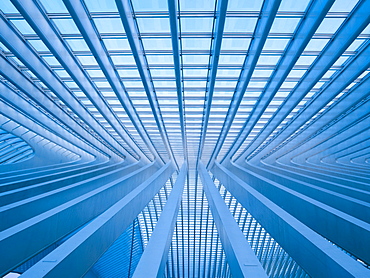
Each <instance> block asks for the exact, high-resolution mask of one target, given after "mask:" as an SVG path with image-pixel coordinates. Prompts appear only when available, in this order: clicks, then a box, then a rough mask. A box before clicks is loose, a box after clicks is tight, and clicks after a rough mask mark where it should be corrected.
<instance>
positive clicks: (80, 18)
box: [63, 0, 163, 165]
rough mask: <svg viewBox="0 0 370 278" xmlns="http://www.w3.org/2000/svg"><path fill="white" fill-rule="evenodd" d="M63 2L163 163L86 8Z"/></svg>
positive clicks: (114, 89) (118, 96) (143, 137)
mask: <svg viewBox="0 0 370 278" xmlns="http://www.w3.org/2000/svg"><path fill="white" fill-rule="evenodd" d="M63 2H64V4H65V5H66V7H67V9H68V11H69V13H70V14H71V16H72V18H73V20H74V22H75V23H76V25H77V27H78V29H79V30H80V32H81V34H82V36H83V38H84V39H85V41H86V43H87V45H88V46H89V48H90V50H91V53H93V55H94V57H95V59H96V61H97V62H98V64H99V66H100V68H101V70H102V71H103V72H104V75H105V77H106V78H107V80H108V82H109V84H110V85H111V87H112V89H113V91H114V92H115V94H116V96H117V98H118V99H119V100H120V103H121V105H122V106H123V108H124V109H125V112H126V114H127V115H128V116H129V118H130V120H131V122H132V124H133V125H134V126H135V128H136V130H137V132H138V133H139V134H140V137H141V138H142V139H143V141H144V142H145V144H146V146H147V147H148V148H149V150H150V151H151V153H152V154H153V155H154V157H155V158H158V162H160V163H161V165H163V159H162V158H161V156H160V155H159V153H158V151H157V149H156V148H155V146H154V145H153V142H152V140H151V138H150V137H149V135H148V132H147V131H146V130H145V127H144V125H143V123H142V121H141V119H140V117H139V115H138V113H137V111H136V109H135V107H134V106H133V104H132V102H131V100H130V97H129V95H128V94H127V92H126V90H125V87H124V85H123V84H122V81H121V78H120V76H119V74H118V72H117V70H116V68H115V66H114V64H113V62H112V60H111V58H110V57H109V55H108V53H107V51H106V48H105V46H104V44H103V42H102V41H101V38H100V36H99V35H98V33H97V31H96V28H95V26H94V25H93V22H92V20H91V18H90V16H89V14H88V11H87V8H86V7H85V6H84V4H83V3H82V2H81V1H74V0H63Z"/></svg>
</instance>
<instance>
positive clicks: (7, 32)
mask: <svg viewBox="0 0 370 278" xmlns="http://www.w3.org/2000/svg"><path fill="white" fill-rule="evenodd" d="M0 41H1V42H2V43H3V44H4V45H5V46H6V47H7V48H9V49H10V50H11V51H12V53H13V54H14V55H16V56H17V57H18V58H19V60H20V61H22V62H23V63H24V64H25V65H26V66H27V67H28V68H29V69H30V70H31V71H32V72H33V73H34V74H35V75H36V76H37V77H38V78H39V79H40V80H41V81H42V82H43V83H45V85H46V86H47V87H48V88H49V89H50V90H51V91H53V92H54V93H55V94H56V95H57V96H58V97H59V98H60V99H61V100H62V101H63V102H64V104H65V105H67V106H68V107H69V108H70V109H71V110H72V111H73V112H74V113H75V114H76V115H77V116H78V117H79V118H80V119H82V120H83V121H84V123H85V124H86V125H88V126H89V127H90V128H91V129H92V130H94V131H95V132H96V133H97V134H98V135H99V136H100V137H101V138H102V139H103V140H105V141H106V142H107V143H108V144H110V145H111V146H112V148H114V149H115V150H116V154H112V155H111V156H112V158H115V157H122V156H126V157H131V155H130V154H129V153H128V152H127V151H126V150H125V149H124V148H123V147H122V146H121V145H120V144H119V143H118V142H117V141H116V140H115V139H114V138H113V137H112V135H111V134H109V133H108V132H107V130H105V129H104V128H103V127H102V126H101V124H100V123H99V122H98V121H97V120H96V119H95V118H94V117H92V115H91V114H90V112H89V111H88V110H87V109H86V107H84V106H83V105H81V103H80V102H79V101H78V100H77V99H76V97H75V96H74V95H73V94H72V93H71V91H70V90H69V89H68V88H67V87H66V85H65V84H64V83H63V82H62V81H61V80H60V79H59V78H58V77H57V76H56V74H55V73H54V72H53V71H52V70H51V69H50V67H49V66H48V65H47V64H46V63H45V62H44V61H42V60H41V58H40V57H39V56H38V55H37V54H36V53H35V52H34V50H33V49H31V47H30V46H29V45H28V44H27V43H26V41H25V40H24V39H23V38H22V37H21V36H20V35H19V33H18V32H17V31H16V30H15V28H14V27H13V26H12V25H11V24H10V22H9V21H8V20H7V19H6V18H5V17H4V15H0ZM0 56H1V59H2V60H6V59H5V58H4V57H3V56H2V55H0ZM0 65H1V70H0V72H1V74H2V75H4V76H5V77H6V78H8V79H9V80H10V81H11V82H12V83H13V84H14V85H16V86H17V87H22V86H23V84H22V83H19V82H20V80H16V79H15V77H16V74H10V73H9V72H8V70H7V69H6V68H9V66H8V65H7V64H6V63H4V62H1V63H0ZM19 74H20V75H21V73H19ZM23 78H24V79H25V77H23ZM25 82H26V83H30V82H31V81H29V80H27V81H25ZM33 86H34V84H33ZM23 92H24V93H25V94H27V95H28V96H29V97H30V98H31V99H33V100H34V101H35V102H36V103H39V105H40V106H41V107H45V104H44V103H42V102H41V101H40V99H45V98H46V97H45V96H44V95H43V96H40V99H39V98H38V95H42V94H41V92H39V90H37V89H34V90H33V92H37V94H36V95H33V94H31V93H30V92H29V91H28V90H23ZM49 102H50V100H49ZM58 110H60V109H58ZM48 112H50V113H51V114H54V113H53V111H52V110H48ZM74 121H76V120H75V119H73V118H72V117H69V121H68V123H66V125H67V126H69V125H72V122H74ZM76 124H77V123H76ZM85 132H87V131H86V130H85ZM96 141H97V142H96V143H98V140H96ZM98 144H100V143H98Z"/></svg>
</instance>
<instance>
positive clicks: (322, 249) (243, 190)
mask: <svg viewBox="0 0 370 278" xmlns="http://www.w3.org/2000/svg"><path fill="white" fill-rule="evenodd" d="M212 172H213V173H214V174H215V175H216V177H217V178H218V179H219V180H220V181H221V182H222V184H223V185H224V186H225V187H226V189H227V190H228V191H229V192H230V193H231V194H232V195H233V196H234V197H235V198H236V199H237V200H238V202H240V203H241V205H242V206H243V207H244V208H246V209H247V211H248V212H250V213H251V214H252V216H253V217H254V218H255V219H256V220H257V221H258V222H259V223H260V224H261V225H262V226H263V227H264V228H265V229H266V231H267V232H268V233H269V234H270V235H271V236H272V237H273V238H274V239H275V240H276V241H277V242H278V243H279V245H280V246H281V247H282V248H284V250H285V251H286V252H288V254H289V255H290V256H291V257H292V258H293V259H294V260H295V261H296V262H297V263H298V264H299V265H300V266H301V267H302V268H303V269H304V270H305V271H306V272H307V273H308V274H309V275H310V276H311V277H353V278H359V277H363V278H365V277H369V275H370V270H368V269H366V268H364V267H363V266H362V265H361V264H359V263H358V262H356V261H355V260H354V259H352V258H351V257H350V256H348V255H347V254H345V253H344V252H342V251H341V250H339V249H338V248H337V247H336V246H333V245H332V244H331V243H330V242H328V241H327V240H326V239H324V238H323V237H322V236H320V235H319V234H317V233H315V232H314V231H313V230H311V229H310V228H308V227H307V226H306V225H304V224H303V223H302V222H300V221H299V220H297V219H296V218H294V217H293V216H292V215H291V214H289V213H288V212H286V211H285V210H284V209H283V208H281V207H280V206H278V205H276V204H275V203H273V202H272V201H271V200H269V199H268V198H267V197H265V196H264V195H262V194H261V193H259V192H258V191H257V190H255V189H254V188H252V187H251V186H250V185H249V184H247V183H246V182H244V181H242V180H241V179H240V178H238V177H237V176H236V175H234V174H233V173H231V172H230V171H229V170H227V169H226V168H225V167H223V166H221V165H220V164H219V163H217V162H215V164H214V167H213V168H212ZM337 231H338V230H337Z"/></svg>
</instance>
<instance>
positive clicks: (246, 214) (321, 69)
mask: <svg viewBox="0 0 370 278" xmlns="http://www.w3.org/2000/svg"><path fill="white" fill-rule="evenodd" d="M0 9H1V14H0V49H1V51H0V59H1V61H0V107H1V108H0V121H1V122H0V123H1V126H0V128H1V130H0V164H2V165H0V167H1V168H0V169H1V173H0V182H1V184H2V185H1V186H2V189H1V192H3V193H2V194H3V195H4V196H5V197H4V196H3V195H2V196H3V197H2V196H0V198H2V199H1V200H4V203H0V204H1V205H2V207H1V209H2V210H1V211H0V213H2V216H1V217H3V218H2V219H5V220H6V222H7V224H4V226H3V227H1V230H2V231H3V232H4V231H5V232H7V231H8V230H9V231H10V230H11V229H12V228H14V227H16V225H17V224H19V225H20V224H21V223H25V222H26V221H28V220H29V219H34V218H36V216H37V215H41V213H46V212H47V211H49V210H50V211H51V210H52V209H56V208H59V206H62V204H63V203H58V202H59V201H55V202H56V203H55V204H54V203H53V202H54V201H53V200H54V199H52V201H47V200H49V199H46V197H44V195H43V196H42V197H41V195H42V194H49V193H50V192H54V191H51V190H61V188H62V187H58V188H57V187H55V186H51V188H48V189H42V190H41V189H40V190H41V191H38V192H34V191H32V190H34V189H28V188H27V189H24V190H28V191H27V192H29V193H24V194H25V195H22V197H19V196H18V195H17V196H18V197H17V196H15V195H12V194H18V193H16V192H15V191H12V190H16V189H18V188H24V187H25V186H27V185H28V184H33V185H41V184H42V183H45V182H46V181H49V182H51V183H52V184H56V181H57V179H60V178H62V177H65V179H66V180H65V181H63V186H64V185H65V186H67V185H69V186H71V184H72V182H73V184H74V183H78V182H81V183H82V182H84V181H89V182H90V183H91V186H92V187H91V189H89V190H91V191H89V192H90V193H91V192H95V191H94V190H98V188H103V187H104V186H105V185H108V184H110V183H113V182H118V181H121V180H120V179H121V178H122V177H126V176H127V177H128V176H129V175H130V173H137V171H142V172H141V173H140V177H139V174H137V175H138V176H135V179H134V180H133V183H134V184H136V185H139V184H140V186H141V183H143V184H144V183H145V182H147V183H150V185H151V186H152V187H153V188H154V187H155V186H154V185H156V184H157V183H160V182H159V180H161V179H163V182H162V185H163V184H164V185H163V186H162V185H161V186H160V187H158V188H157V191H156V192H154V193H153V194H152V195H153V196H154V197H148V200H147V202H146V203H145V205H143V206H144V207H145V208H144V209H140V210H139V211H138V213H139V212H140V213H139V214H137V215H135V217H134V221H132V220H131V221H130V225H129V226H127V225H126V226H125V229H123V228H122V229H123V230H122V231H121V232H120V233H119V235H117V236H116V237H115V238H114V239H111V240H110V242H107V244H106V247H104V248H105V249H104V248H103V249H102V250H103V251H100V253H101V254H100V256H99V257H97V258H95V260H93V261H92V262H90V265H89V267H88V268H87V269H84V271H82V270H81V271H82V272H81V273H83V274H86V271H89V272H87V273H88V274H87V275H94V276H95V277H120V276H122V277H129V276H131V275H133V273H134V272H135V268H136V266H137V265H138V263H139V260H140V257H141V256H142V254H143V252H144V250H145V248H146V246H147V245H148V242H149V239H150V237H151V235H152V233H153V231H155V226H156V223H157V221H158V219H160V215H161V212H162V210H163V211H164V208H165V205H166V202H167V200H169V196H170V193H171V192H172V191H174V188H175V185H176V182H177V180H180V178H179V177H181V176H182V174H183V173H184V172H182V171H180V169H182V166H183V165H186V167H187V170H184V171H185V173H186V175H184V177H183V178H184V180H185V186H184V189H183V193H182V199H181V202H180V203H179V213H178V216H176V217H177V221H176V223H175V229H174V233H173V236H172V242H171V246H170V251H169V254H168V259H167V264H166V268H165V272H164V275H165V277H231V276H234V277H235V272H233V271H234V269H235V266H234V264H233V263H231V261H230V259H227V257H228V253H227V252H226V253H225V251H226V249H225V245H224V244H225V243H224V242H223V238H222V237H221V238H220V236H219V232H218V231H219V230H218V229H219V228H220V226H219V225H220V224H219V222H218V220H214V217H215V214H214V213H215V210H216V209H217V205H215V206H213V205H212V204H211V203H209V200H210V198H211V199H212V200H213V199H214V198H212V197H211V195H212V193H211V191H209V193H207V192H208V191H207V189H206V185H205V183H207V181H208V178H209V179H212V184H214V185H216V188H217V189H218V191H219V195H220V196H221V197H222V198H223V200H224V201H225V204H226V206H227V207H228V208H229V211H230V212H231V214H232V215H233V217H234V219H235V220H236V222H237V224H238V225H239V228H240V230H241V231H242V233H243V234H244V236H245V237H246V238H247V240H248V242H249V244H250V246H251V248H252V249H253V251H254V252H255V254H256V256H257V258H258V259H259V261H260V262H261V265H262V267H263V268H264V269H265V271H266V273H267V275H268V276H270V277H310V276H313V277H314V276H315V275H317V273H315V270H313V269H312V266H313V265H314V264H315V263H314V262H309V260H308V259H307V260H303V259H302V256H303V254H297V252H296V250H294V245H296V244H297V243H300V244H302V246H306V245H307V246H309V244H308V243H307V242H306V241H304V240H302V241H301V239H298V236H297V237H296V239H295V240H296V242H297V243H294V240H293V239H291V242H290V243H289V240H288V239H286V238H281V237H282V235H281V234H282V230H281V229H283V230H284V231H286V230H288V229H290V228H292V227H293V228H294V231H298V232H297V233H299V234H300V235H301V234H305V235H307V234H310V235H309V236H307V240H308V242H309V243H312V242H316V240H317V242H319V243H315V244H316V245H315V244H314V245H315V246H319V247H318V249H314V251H312V252H313V253H314V252H319V250H329V251H327V253H325V252H326V251H325V252H323V253H325V254H324V255H323V256H324V258H327V257H331V256H332V255H333V254H336V255H335V256H334V255H333V256H334V257H338V260H339V261H340V262H341V263H338V262H337V261H336V262H334V263H335V267H333V268H334V269H336V267H337V264H339V265H340V267H339V270H335V271H338V273H347V272H346V271H349V270H348V269H351V268H352V269H355V270H354V273H356V271H358V272H357V273H358V274H359V275H363V273H365V275H366V274H368V270H367V268H368V265H369V263H370V258H369V254H368V252H367V251H366V250H363V249H364V247H361V246H358V242H362V241H363V240H365V238H366V237H367V238H368V239H370V237H368V235H369V233H370V226H369V225H370V221H369V219H370V218H369V216H370V214H369V202H370V199H369V197H368V196H369V190H368V185H369V182H370V177H369V162H370V149H369V147H370V132H369V126H370V125H369V124H370V122H369V111H370V107H369V97H370V96H369V76H370V75H369V73H370V41H369V39H370V27H369V22H370V13H369V11H370V1H367V0H359V1H357V0H351V1H349V0H337V1H333V0H322V1H317V0H312V1H309V0H302V1H294V0H282V1H279V0H271V1H270V0H265V1H263V0H255V1H241V0H206V1H188V0H179V1H171V0H168V1H164V0H163V1H162V0H160V1H153V0H145V1H142V0H131V1H130V0H104V1H94V0H77V1H76V0H37V1H36V0H2V1H1V2H0ZM122 167H124V170H122ZM171 167H173V168H172V171H170V168H171ZM202 167H205V168H202ZM158 169H159V170H158ZM183 169H185V168H183ZM201 169H204V171H202V170H201ZM121 170H122V172H119V171H121ZM160 171H163V175H165V174H166V175H167V176H166V178H164V177H162V174H158V176H156V175H157V173H159V172H160ZM33 173H34V174H33ZM108 173H109V175H108ZM120 173H121V174H120ZM138 173H139V172H138ZM161 173H162V172H161ZM74 175H76V176H74ZM78 175H80V176H78ZM100 175H107V176H106V180H103V179H102V176H100ZM132 175H134V174H132ZM135 175H136V174H135ZM68 177H71V180H69V181H67V179H68ZM72 177H73V178H74V177H76V178H75V179H74V180H72ZM153 177H156V178H157V181H156V180H152V179H153ZM90 179H91V180H90ZM128 179H129V178H128ZM25 180H30V181H27V182H26V183H25ZM58 182H59V180H58ZM243 182H244V183H245V184H248V185H251V187H250V189H245V188H247V187H246V185H245V186H244V185H241V187H240V188H244V189H245V190H247V191H248V192H244V191H242V190H240V188H239V189H238V188H235V184H239V185H240V184H243ZM95 184H96V187H94V186H95ZM60 186H62V185H60ZM248 188H249V187H248ZM244 189H243V190H244ZM22 190H23V189H22ZM63 190H65V189H63ZM73 190H74V189H73ZM73 190H72V189H71V193H66V194H67V195H66V197H58V198H60V199H58V200H63V201H60V202H66V204H67V201H70V202H72V198H77V196H82V195H79V194H88V193H89V192H87V191H86V192H85V191H84V192H82V191H81V192H80V191H78V192H79V193H78V192H77V189H76V190H75V191H73ZM132 190H133V188H132ZM7 191H8V192H7ZM31 191H32V192H31ZM46 192H49V193H46ZM72 192H74V193H73V194H72ZM7 194H8V195H7ZM27 194H30V195H27ZM53 194H55V196H57V195H56V194H62V193H53ZM115 194H118V193H115ZM125 194H128V193H127V192H126V193H125ZM148 194H149V193H146V195H148ZM179 194H180V193H179ZM248 194H251V195H250V196H249V195H248ZM258 194H260V195H261V194H262V195H261V196H260V195H258ZM113 195H114V194H113ZM7 196H15V197H7ZM50 196H51V193H50ZM50 196H48V197H47V198H49V197H50ZM58 196H59V195H58ZM60 196H62V195H60ZM63 196H64V195H63ZM83 196H85V195H83ZM117 196H118V195H117ZM148 196H150V195H148ZM31 197H33V198H40V200H41V198H45V201H40V202H41V203H42V204H43V205H42V209H41V208H40V207H38V205H37V204H35V208H34V207H33V206H32V205H33V203H32V202H36V201H33V200H32V201H29V200H30V199H27V198H31ZM7 198H8V199H7ZM9 198H10V199H9ZM12 198H13V199H12ZM14 198H15V199H14ZM17 198H18V199H17ZM50 198H52V197H50ZM63 198H65V199H63ZM101 198H103V197H101ZM117 198H118V197H117ZM253 198H256V200H258V202H260V203H261V204H262V205H260V204H259V203H258V202H257V201H256V202H257V203H258V204H257V203H255V202H254V201H253V200H254V199H253ZM263 198H265V199H266V200H265V199H263ZM103 199H104V200H108V199H109V200H110V199H112V201H111V202H112V203H111V204H109V206H108V207H106V208H105V209H102V211H100V212H96V214H95V215H90V216H86V219H84V220H81V222H78V223H77V222H76V224H75V226H71V227H70V228H68V229H67V228H66V230H65V231H63V232H60V234H58V236H55V238H53V239H48V241H47V242H46V243H44V245H40V246H39V247H34V251H30V253H27V254H25V255H24V256H23V257H22V258H18V256H19V255H14V262H16V263H14V262H12V261H10V260H9V266H5V267H4V269H1V270H2V271H3V273H4V274H6V273H7V272H9V271H11V270H13V271H16V272H20V273H23V272H25V271H26V270H27V271H30V272H29V273H30V274H29V275H31V276H30V277H32V273H33V272H32V271H37V270H38V269H39V268H37V267H38V265H39V263H37V262H40V259H42V258H44V257H45V256H50V254H53V252H55V251H56V250H59V249H58V248H62V247H63V246H65V245H66V243H68V242H69V241H70V240H71V239H74V237H75V236H77V235H79V233H81V232H82V231H85V230H86V229H88V228H89V225H90V224H91V223H93V222H94V221H95V220H96V219H98V215H100V214H103V212H104V211H109V209H110V208H112V207H113V204H116V202H117V203H119V202H118V199H117V200H113V199H114V198H113V197H109V196H108V197H107V196H106V197H104V198H103ZM9 200H11V201H9ZM21 200H23V201H24V202H26V201H27V202H29V203H27V205H24V207H23V205H22V206H21V205H20V204H18V203H16V202H20V201H21ZM73 200H75V199H73ZM47 202H50V204H51V203H52V204H54V206H55V207H52V206H51V205H50V207H47V206H46V203H47ZM94 202H98V201H94ZM268 202H271V204H270V203H268ZM44 204H45V207H44ZM268 204H270V205H268ZM7 205H8V206H7ZM28 205H29V207H28ZM9 206H12V207H11V208H10V207H9ZM13 206H14V207H13ZM40 206H41V205H40ZM273 206H276V208H274V209H273V208H272V207H273ZM108 208H109V209H108ZM265 208H269V209H271V211H272V212H271V213H272V214H271V215H273V216H271V217H270V216H267V215H269V213H270V212H265V213H264V214H263V213H262V211H264V209H265ZM17 209H19V211H18V210H17ZM25 209H26V210H29V211H30V215H29V216H24V218H22V217H23V216H20V217H19V219H18V217H17V220H14V221H13V220H12V221H13V222H12V221H10V220H9V217H10V216H14V215H18V214H17V213H18V212H19V213H20V212H21V211H22V213H23V211H24V210H25ZM280 209H281V210H282V211H283V212H281V213H280ZM86 210H87V208H84V209H82V210H81V211H86ZM301 210H304V211H301ZM31 211H33V212H32V213H31ZM284 213H285V214H284ZM261 214H263V215H262V216H261ZM7 215H8V216H7ZM42 215H43V214H42ZM282 215H284V216H282ZM275 216H276V217H281V219H283V220H282V222H284V223H286V225H287V226H284V225H285V224H284V225H283V224H281V225H282V226H279V225H280V224H279V225H278V224H276V222H273V221H272V219H273V217H275ZM27 217H28V218H27ZM32 217H34V218H32ZM174 217H175V216H174ZM264 217H266V218H268V219H269V220H266V219H265V218H264ZM289 217H293V218H294V219H297V221H298V222H299V224H292V223H293V222H289V221H293V220H289V219H290V218H289ZM321 217H322V218H321ZM222 218H223V217H221V220H222ZM339 218H340V220H338V219H339ZM279 219H280V218H279ZM323 219H324V220H323ZM29 221H31V220H29ZM32 221H33V220H32ZM35 221H36V220H35ZM264 221H267V222H264ZM269 221H270V222H269ZM279 221H280V220H279ZM294 221H295V220H294ZM322 221H324V222H325V223H326V224H325V223H324V222H322ZM341 221H342V222H341ZM4 223H5V222H4ZM53 223H54V222H53ZM274 223H275V224H274ZM279 223H280V222H279ZM294 223H295V222H294ZM331 224H333V225H332V227H331V228H327V227H326V226H330V225H331ZM53 225H56V224H55V223H54V224H53ZM71 225H72V224H71ZM112 225H113V224H112ZM300 225H303V226H304V227H303V226H302V228H300V227H301V226H300ZM113 226H114V225H113ZM276 227H279V228H280V230H279V231H277V230H275V228H276ZM306 228H307V231H306V230H305V229H306ZM111 229H114V228H111ZM335 229H343V231H344V230H345V232H343V235H340V236H336V235H334V230H335ZM303 230H304V231H306V232H302V231H303ZM123 231H124V232H123ZM5 232H4V233H5ZM311 233H312V238H311ZM291 235H293V232H292V234H291ZM349 235H351V236H349ZM104 236H105V235H102V237H104ZM316 236H317V237H319V238H318V239H316ZM4 238H6V234H4ZM292 238H294V237H293V236H292ZM349 238H352V239H351V240H352V241H350V240H349ZM1 240H2V238H1V237H0V246H1ZM321 240H322V243H321ZM3 242H5V243H4V244H5V245H4V246H5V247H6V246H9V245H6V244H9V243H7V242H6V240H5V239H3ZM113 242H114V243H113ZM367 243H368V242H363V246H365V247H366V244H367ZM325 244H328V246H329V247H326V245H325ZM82 245H83V244H81V246H82ZM360 245H361V244H360ZM368 246H369V245H368ZM46 247H47V249H45V248H46ZM108 247H110V248H109V249H107V248H108ZM307 248H311V247H307ZM331 248H334V249H333V251H331ZM30 249H31V248H30ZM295 249H297V248H296V247H295ZM365 249H366V248H365ZM3 250H4V249H3ZM106 250H108V251H106ZM123 250H124V251H123ZM302 250H305V251H302V252H306V251H307V250H311V249H307V250H306V249H304V248H303V249H302ZM16 251H17V249H16V248H15V251H14V252H16ZM40 252H41V253H40ZM331 252H333V253H331ZM336 252H339V253H336ZM298 253H299V252H298ZM47 254H49V255H47ZM315 254H316V253H315ZM9 256H10V255H9ZM320 256H321V255H320ZM325 256H327V257H325ZM342 256H343V257H342ZM10 257H11V256H10ZM318 257H319V256H318ZM98 259H99V260H98ZM333 260H335V259H333ZM41 261H42V260H41ZM329 265H330V263H328V266H327V267H326V269H328V268H330V267H329ZM31 266H32V267H31ZM323 267H324V268H325V265H324V266H323ZM357 267H359V270H357ZM342 268H343V269H342ZM347 268H348V269H347ZM318 269H320V268H318ZM74 271H77V270H76V269H74ZM365 271H366V272H365ZM0 273H2V272H0ZM27 273H28V272H25V275H24V276H25V277H27V275H26V274H27ZM77 273H78V272H77ZM349 273H350V274H351V275H352V272H351V271H349ZM347 274H348V273H347ZM94 276H91V277H94ZM51 277H56V276H51ZM86 277H87V276H86ZM327 277H329V276H327ZM333 277H334V276H333ZM338 277H339V276H338ZM343 277H345V276H343ZM349 277H350V276H349ZM357 277H362V276H357ZM363 277H365V276H363Z"/></svg>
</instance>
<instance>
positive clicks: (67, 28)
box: [53, 18, 80, 34]
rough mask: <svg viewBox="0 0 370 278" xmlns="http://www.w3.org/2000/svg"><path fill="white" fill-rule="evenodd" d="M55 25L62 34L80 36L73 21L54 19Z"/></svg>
mask: <svg viewBox="0 0 370 278" xmlns="http://www.w3.org/2000/svg"><path fill="white" fill-rule="evenodd" d="M53 22H54V24H55V25H56V26H57V27H58V29H59V32H60V33H61V34H79V33H80V31H79V30H78V28H77V26H76V24H75V22H74V21H73V19H64V18H63V19H53Z"/></svg>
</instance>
